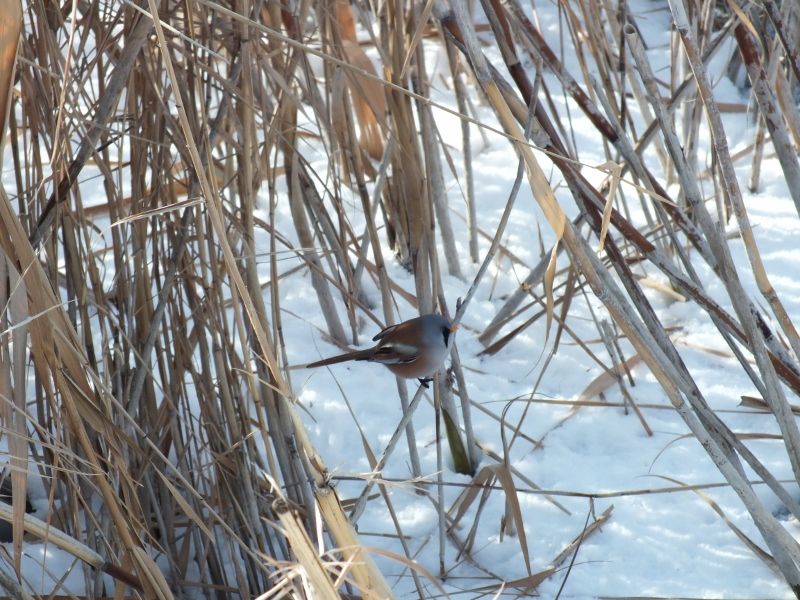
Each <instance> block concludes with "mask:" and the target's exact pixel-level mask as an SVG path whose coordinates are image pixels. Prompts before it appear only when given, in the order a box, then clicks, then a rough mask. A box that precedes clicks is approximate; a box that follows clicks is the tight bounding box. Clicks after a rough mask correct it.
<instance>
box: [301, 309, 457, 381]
mask: <svg viewBox="0 0 800 600" xmlns="http://www.w3.org/2000/svg"><path fill="white" fill-rule="evenodd" d="M457 328H458V326H457V325H454V324H453V323H451V322H450V321H449V320H448V319H446V318H445V317H443V316H441V315H423V316H421V317H417V318H415V319H409V320H408V321H403V322H402V323H398V324H397V325H391V326H389V327H387V328H386V329H384V330H383V331H381V332H380V333H379V334H378V335H376V336H375V337H374V338H372V341H374V342H378V344H377V345H375V346H373V347H372V348H367V349H366V350H357V351H355V352H347V353H345V354H340V355H339V356H332V357H330V358H325V359H323V360H319V361H317V362H313V363H310V364H308V365H306V368H309V369H311V368H314V367H324V366H325V365H334V364H336V363H340V362H345V361H348V360H366V361H369V362H377V363H381V364H382V365H385V366H386V368H388V369H389V370H390V371H391V372H392V373H394V374H395V375H397V376H399V377H405V378H406V379H414V378H416V379H419V382H420V383H421V384H422V385H424V386H425V387H427V386H428V383H430V382H431V377H430V376H431V375H433V374H434V373H436V371H438V370H439V369H440V368H441V367H442V364H443V363H444V361H445V359H446V358H447V355H448V354H449V353H450V346H451V345H452V343H453V334H454V333H455V331H456V329H457Z"/></svg>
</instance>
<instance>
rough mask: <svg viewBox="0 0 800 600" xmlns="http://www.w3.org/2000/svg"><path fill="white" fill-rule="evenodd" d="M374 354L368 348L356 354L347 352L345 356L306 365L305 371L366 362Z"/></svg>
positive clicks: (371, 349) (332, 357) (372, 350)
mask: <svg viewBox="0 0 800 600" xmlns="http://www.w3.org/2000/svg"><path fill="white" fill-rule="evenodd" d="M374 352H375V350H374V349H373V348H369V349H367V350H357V351H356V352H347V353H346V354H340V355H339V356H331V357H330V358H323V359H322V360H318V361H317V362H313V363H308V364H307V365H306V369H313V368H315V367H324V366H326V365H335V364H337V363H341V362H347V361H348V360H368V359H369V358H370V357H371V356H372V355H373V354H374Z"/></svg>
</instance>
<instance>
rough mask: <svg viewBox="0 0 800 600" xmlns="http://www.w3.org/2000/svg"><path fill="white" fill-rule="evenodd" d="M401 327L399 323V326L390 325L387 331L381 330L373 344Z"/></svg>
mask: <svg viewBox="0 0 800 600" xmlns="http://www.w3.org/2000/svg"><path fill="white" fill-rule="evenodd" d="M399 325H400V324H399V323H398V325H389V326H388V327H386V328H385V329H381V330H380V331H379V332H378V334H377V335H376V336H375V337H374V338H372V341H373V342H377V341H378V340H380V339H383V338H384V337H385V336H386V334H387V333H391V332H392V331H394V330H395V329H397V328H398V326H399Z"/></svg>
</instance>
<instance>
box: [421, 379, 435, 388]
mask: <svg viewBox="0 0 800 600" xmlns="http://www.w3.org/2000/svg"><path fill="white" fill-rule="evenodd" d="M418 381H419V383H420V385H421V386H422V387H424V388H425V389H428V388H430V387H431V386H430V382H431V381H433V378H432V377H420V378H419V379H418Z"/></svg>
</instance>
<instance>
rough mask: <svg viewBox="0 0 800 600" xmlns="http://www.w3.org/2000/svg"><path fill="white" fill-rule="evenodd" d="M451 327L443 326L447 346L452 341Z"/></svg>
mask: <svg viewBox="0 0 800 600" xmlns="http://www.w3.org/2000/svg"><path fill="white" fill-rule="evenodd" d="M450 333H451V331H450V328H449V327H442V335H443V336H444V345H445V346H447V345H448V344H449V342H450Z"/></svg>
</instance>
